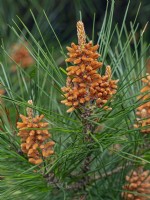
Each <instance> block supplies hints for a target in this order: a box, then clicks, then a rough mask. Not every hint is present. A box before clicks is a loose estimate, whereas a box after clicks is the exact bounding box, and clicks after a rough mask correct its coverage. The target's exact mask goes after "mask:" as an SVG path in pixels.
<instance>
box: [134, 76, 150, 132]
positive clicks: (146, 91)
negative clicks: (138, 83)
mask: <svg viewBox="0 0 150 200" xmlns="http://www.w3.org/2000/svg"><path fill="white" fill-rule="evenodd" d="M146 75H147V76H146V78H143V79H142V82H143V83H144V84H145V85H144V87H143V88H142V89H141V91H140V92H141V95H140V96H139V97H138V99H140V100H142V101H146V100H149V101H148V102H146V103H144V104H142V105H141V106H139V107H138V108H137V112H136V115H137V116H138V118H137V121H138V123H137V124H135V125H134V127H135V128H139V127H142V128H143V127H145V126H149V125H150V74H146ZM141 132H142V133H145V134H148V133H150V128H148V127H147V128H144V129H142V130H141Z"/></svg>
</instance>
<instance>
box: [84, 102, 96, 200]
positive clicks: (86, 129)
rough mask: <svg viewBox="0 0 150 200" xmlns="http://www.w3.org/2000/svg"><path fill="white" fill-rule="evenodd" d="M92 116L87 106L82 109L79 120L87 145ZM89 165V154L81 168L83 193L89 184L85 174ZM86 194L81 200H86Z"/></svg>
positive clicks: (88, 178)
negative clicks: (80, 120)
mask: <svg viewBox="0 0 150 200" xmlns="http://www.w3.org/2000/svg"><path fill="white" fill-rule="evenodd" d="M91 114H92V109H91V108H90V107H89V106H88V105H87V106H85V107H84V110H83V112H82V114H81V119H82V124H83V134H84V142H85V143H89V142H92V138H91V136H90V133H91V132H92V129H93V126H92V124H91V123H90V122H89V120H88V119H89V117H90V116H91ZM90 163H91V155H90V153H88V154H87V156H86V158H85V160H84V163H83V166H82V168H81V169H82V172H83V178H82V180H81V183H82V186H83V187H82V188H83V190H84V191H86V186H87V185H88V184H89V182H90V177H89V176H88V175H87V172H88V171H89V170H90ZM86 196H87V194H84V196H82V199H84V200H85V199H86Z"/></svg>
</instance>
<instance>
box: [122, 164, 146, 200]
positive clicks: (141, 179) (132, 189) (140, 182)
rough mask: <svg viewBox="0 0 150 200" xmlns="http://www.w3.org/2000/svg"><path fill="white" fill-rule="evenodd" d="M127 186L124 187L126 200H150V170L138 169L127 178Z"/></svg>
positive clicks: (123, 194) (123, 195)
mask: <svg viewBox="0 0 150 200" xmlns="http://www.w3.org/2000/svg"><path fill="white" fill-rule="evenodd" d="M126 181H127V184H126V185H124V186H123V189H124V190H125V191H124V192H123V193H122V197H123V199H124V200H149V199H150V170H146V171H144V170H143V169H142V168H138V169H137V170H135V171H131V172H130V174H129V175H128V176H126Z"/></svg>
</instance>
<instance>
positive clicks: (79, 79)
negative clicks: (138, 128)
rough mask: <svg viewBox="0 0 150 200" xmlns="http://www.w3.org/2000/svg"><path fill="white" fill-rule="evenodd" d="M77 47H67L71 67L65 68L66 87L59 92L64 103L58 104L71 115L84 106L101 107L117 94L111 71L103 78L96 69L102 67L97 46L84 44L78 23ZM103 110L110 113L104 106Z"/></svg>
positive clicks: (90, 43) (83, 36)
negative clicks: (67, 107)
mask: <svg viewBox="0 0 150 200" xmlns="http://www.w3.org/2000/svg"><path fill="white" fill-rule="evenodd" d="M77 34H78V45H76V44H74V43H72V44H71V47H67V50H68V51H69V53H68V56H69V58H67V59H66V62H69V63H72V66H69V67H67V69H66V70H67V81H66V86H65V87H63V88H62V91H63V92H64V96H65V98H66V99H65V100H63V101H61V102H62V103H63V104H65V105H66V106H69V107H70V108H69V109H68V110H67V112H72V111H73V110H75V109H76V108H79V107H80V106H83V105H85V103H86V102H91V103H95V105H96V106H97V107H102V106H103V105H104V104H106V103H107V101H108V100H109V99H110V98H111V97H112V95H113V94H115V93H116V89H117V82H118V80H112V79H111V67H110V66H107V67H106V72H105V75H103V76H101V75H100V74H99V73H98V71H97V70H98V69H99V68H101V67H102V65H103V63H102V62H98V60H97V59H98V57H99V56H100V55H99V54H98V53H97V50H98V48H99V46H98V45H95V46H93V44H92V42H91V41H90V42H88V43H86V35H85V31H84V25H83V23H82V22H81V21H79V22H78V23H77ZM104 109H111V108H109V107H108V106H104Z"/></svg>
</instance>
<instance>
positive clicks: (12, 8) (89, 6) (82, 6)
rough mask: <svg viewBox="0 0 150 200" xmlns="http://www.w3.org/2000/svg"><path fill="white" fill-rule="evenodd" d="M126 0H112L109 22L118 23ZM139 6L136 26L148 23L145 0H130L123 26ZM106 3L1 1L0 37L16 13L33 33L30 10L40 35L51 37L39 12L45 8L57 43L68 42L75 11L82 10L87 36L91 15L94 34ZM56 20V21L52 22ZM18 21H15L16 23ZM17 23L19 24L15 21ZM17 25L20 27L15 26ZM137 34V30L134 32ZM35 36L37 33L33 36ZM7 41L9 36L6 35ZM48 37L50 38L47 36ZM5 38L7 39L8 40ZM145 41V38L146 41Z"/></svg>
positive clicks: (94, 0) (149, 7) (83, 0)
mask: <svg viewBox="0 0 150 200" xmlns="http://www.w3.org/2000/svg"><path fill="white" fill-rule="evenodd" d="M128 2H129V0H116V1H115V10H114V17H113V23H114V24H116V23H117V24H118V26H119V27H121V25H122V20H123V17H124V13H125V10H126V7H127V5H128ZM139 5H141V6H140V12H139V15H138V17H137V21H138V22H139V28H140V29H143V28H144V26H145V24H146V23H147V22H148V20H149V17H150V14H149V10H150V1H149V0H142V1H140V0H136V1H135V0H131V2H130V7H129V10H128V15H127V19H126V26H127V28H128V29H130V22H131V21H133V20H134V19H135V16H136V13H137V10H138V8H139ZM106 6H107V0H88V1H87V0H72V1H69V0H63V1H59V0H43V1H40V0H21V1H20V0H1V1H0V13H1V17H0V25H1V29H0V37H1V38H3V39H4V40H7V39H8V37H9V36H10V35H11V33H12V32H11V31H10V29H9V26H8V24H9V25H10V26H11V25H12V19H14V20H15V21H16V20H17V17H16V16H19V18H21V19H22V21H23V22H24V23H25V24H26V26H27V27H28V28H29V30H30V31H34V36H35V35H36V32H35V29H34V28H35V24H34V20H33V18H32V16H31V14H30V9H31V10H32V11H33V13H34V15H35V17H36V19H37V21H38V23H39V27H40V29H41V30H42V32H43V34H44V38H45V39H46V38H47V39H49V38H50V37H54V36H52V35H50V33H49V32H48V31H47V29H48V24H47V23H46V22H45V17H44V16H43V15H42V10H45V12H46V14H47V16H48V18H49V20H50V22H51V24H52V26H53V28H54V30H55V31H56V33H57V34H58V38H59V39H60V42H61V43H62V44H63V43H68V42H69V41H71V40H72V37H73V36H74V35H75V28H74V26H75V24H76V21H77V20H79V17H80V15H79V11H80V12H81V13H82V19H83V21H84V24H85V27H86V33H87V35H91V30H92V23H91V22H92V21H93V18H94V14H95V15H96V16H95V35H96V36H97V32H98V31H99V30H100V28H101V24H102V20H103V17H104V13H105V10H106ZM56 22H57V23H56ZM18 23H19V22H18ZM18 25H19V24H18ZM19 27H21V26H19ZM22 28H23V27H22ZM147 29H148V30H147V33H146V37H147V40H149V37H148V36H149V34H150V29H149V28H147ZM136 34H137V37H139V33H138V32H137V33H136ZM37 37H38V36H37ZM9 39H10V40H11V39H12V38H10V37H9ZM51 39H52V38H51ZM10 40H9V42H10ZM148 42H149V41H148Z"/></svg>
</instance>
